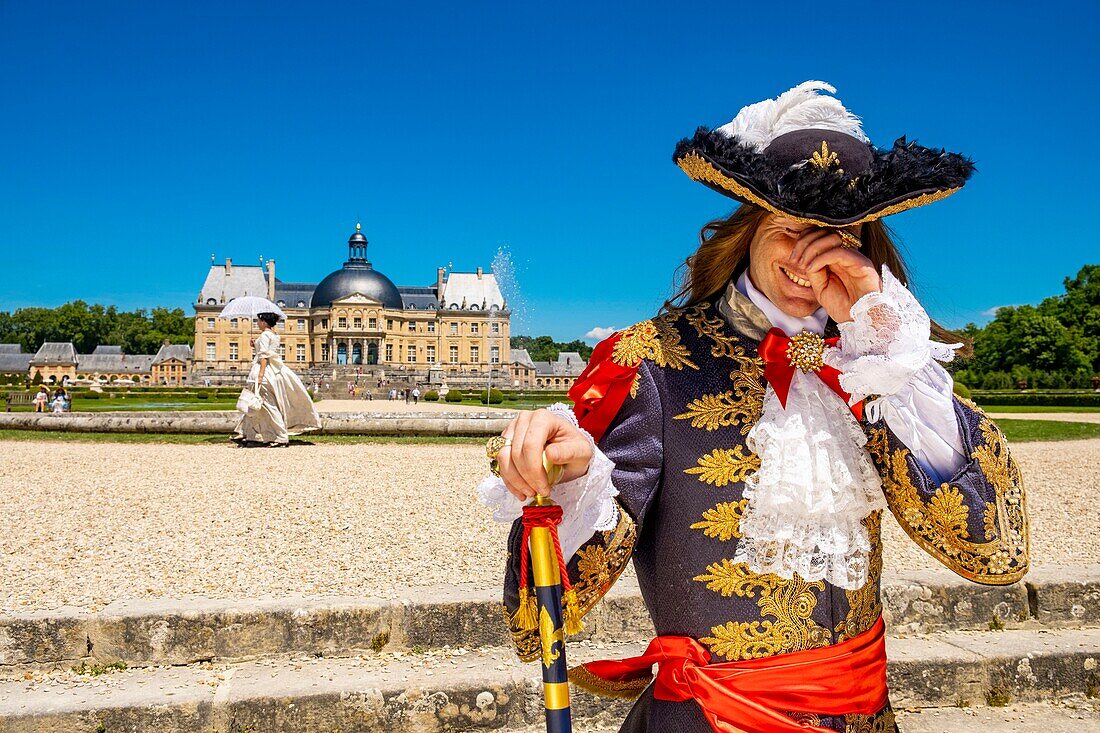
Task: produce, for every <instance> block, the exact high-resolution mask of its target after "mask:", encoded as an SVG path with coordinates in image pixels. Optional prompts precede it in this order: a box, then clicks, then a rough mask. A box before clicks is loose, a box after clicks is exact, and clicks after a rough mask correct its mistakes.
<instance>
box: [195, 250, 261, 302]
mask: <svg viewBox="0 0 1100 733" xmlns="http://www.w3.org/2000/svg"><path fill="white" fill-rule="evenodd" d="M243 295H256V296H259V297H261V298H266V297H267V275H266V273H265V272H264V268H262V267H258V266H256V265H234V264H233V263H232V261H227V262H226V264H224V265H211V266H210V271H209V272H207V273H206V282H204V283H203V284H202V290H201V291H199V303H200V304H203V305H206V304H209V305H225V304H226V303H228V302H229V301H231V300H233V299H234V298H239V297H241V296H243Z"/></svg>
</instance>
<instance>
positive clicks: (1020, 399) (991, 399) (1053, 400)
mask: <svg viewBox="0 0 1100 733" xmlns="http://www.w3.org/2000/svg"><path fill="white" fill-rule="evenodd" d="M974 401H975V402H977V403H978V404H979V405H998V406H1009V407H1020V406H1023V405H1029V406H1030V405H1035V406H1039V407H1100V393H1097V392H1061V393H1051V392H1026V393H1022V394H1021V393H1019V392H1002V393H996V394H989V393H985V394H983V393H979V392H976V393H975V394H974Z"/></svg>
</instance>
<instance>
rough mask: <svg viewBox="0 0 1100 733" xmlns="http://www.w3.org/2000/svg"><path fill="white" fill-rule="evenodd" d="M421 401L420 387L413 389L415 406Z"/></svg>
mask: <svg viewBox="0 0 1100 733" xmlns="http://www.w3.org/2000/svg"><path fill="white" fill-rule="evenodd" d="M419 401H420V387H414V388H413V404H414V405H415V404H417V403H418V402H419Z"/></svg>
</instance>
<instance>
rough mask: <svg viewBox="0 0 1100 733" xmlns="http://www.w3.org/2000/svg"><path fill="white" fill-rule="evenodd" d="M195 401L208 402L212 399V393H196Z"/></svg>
mask: <svg viewBox="0 0 1100 733" xmlns="http://www.w3.org/2000/svg"><path fill="white" fill-rule="evenodd" d="M195 399H196V400H208V399H210V393H209V392H196V393H195Z"/></svg>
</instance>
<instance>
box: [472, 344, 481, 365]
mask: <svg viewBox="0 0 1100 733" xmlns="http://www.w3.org/2000/svg"><path fill="white" fill-rule="evenodd" d="M480 359H481V350H480V349H479V348H478V347H476V346H471V347H470V361H472V362H473V363H475V364H477V363H478V361H480Z"/></svg>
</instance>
